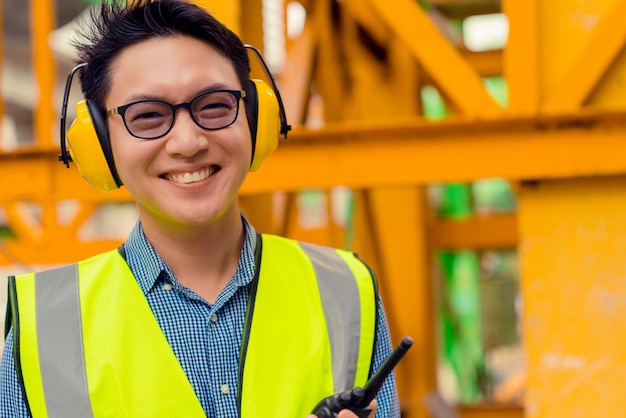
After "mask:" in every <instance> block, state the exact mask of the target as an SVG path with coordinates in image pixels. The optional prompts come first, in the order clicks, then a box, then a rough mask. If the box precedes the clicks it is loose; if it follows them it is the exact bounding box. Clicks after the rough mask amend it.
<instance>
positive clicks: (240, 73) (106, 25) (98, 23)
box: [74, 0, 250, 115]
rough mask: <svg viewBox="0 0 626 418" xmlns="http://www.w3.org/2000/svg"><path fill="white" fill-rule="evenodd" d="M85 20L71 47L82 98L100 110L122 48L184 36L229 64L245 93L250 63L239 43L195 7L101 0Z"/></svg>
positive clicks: (151, 0) (153, 0) (172, 1)
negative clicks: (80, 68) (78, 70)
mask: <svg viewBox="0 0 626 418" xmlns="http://www.w3.org/2000/svg"><path fill="white" fill-rule="evenodd" d="M90 20H91V21H90V22H89V23H88V24H87V25H86V26H84V27H83V30H82V34H81V35H82V39H80V38H79V39H77V40H75V42H74V46H75V47H76V49H77V52H78V58H79V62H82V63H86V64H87V65H86V66H85V68H84V69H83V71H82V72H81V74H80V82H81V87H82V90H83V95H84V96H85V99H87V100H88V101H90V102H92V103H94V104H95V105H96V106H98V107H99V108H100V109H101V110H102V111H104V107H105V105H104V102H105V99H106V97H107V95H108V94H109V92H110V90H111V63H112V61H113V59H115V58H116V57H117V56H118V55H119V54H120V53H121V52H122V51H123V50H125V49H126V48H127V47H129V46H131V45H134V44H136V43H138V42H141V41H145V40H149V39H154V38H163V37H171V36H176V35H185V36H190V37H192V38H196V39H198V40H201V41H204V42H206V43H207V44H209V45H211V46H212V47H214V48H215V49H216V50H217V51H218V52H219V53H220V54H221V55H223V56H224V57H225V58H226V59H228V60H229V61H230V62H231V63H232V64H233V67H234V69H235V72H236V73H237V78H238V79H239V82H240V83H241V86H242V87H243V88H244V89H245V90H249V85H250V81H249V80H250V61H249V58H248V53H247V50H246V48H245V47H244V45H243V43H242V42H241V39H240V38H239V37H238V36H237V35H236V34H235V33H234V32H232V31H231V30H230V29H228V28H227V27H226V26H225V25H223V24H222V23H220V22H219V21H217V19H215V18H214V17H213V16H212V15H211V14H210V13H209V12H207V11H206V10H205V9H203V8H201V7H200V6H198V5H195V4H192V3H190V2H188V1H185V0H129V1H126V0H103V1H102V3H101V4H100V5H99V6H94V7H93V8H92V9H91V19H90ZM246 106H248V105H247V104H246ZM246 110H249V109H246ZM247 113H248V115H250V112H247Z"/></svg>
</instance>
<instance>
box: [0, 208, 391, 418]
mask: <svg viewBox="0 0 626 418" xmlns="http://www.w3.org/2000/svg"><path fill="white" fill-rule="evenodd" d="M242 219H243V223H244V226H245V229H246V239H245V243H244V246H243V249H242V250H241V256H240V259H239V265H238V266H237V272H236V273H235V275H234V276H233V277H232V279H231V280H230V281H229V282H228V284H227V285H226V287H225V288H224V289H223V290H222V292H221V293H220V295H219V296H218V297H217V299H216V300H215V303H213V304H209V303H208V302H207V301H206V300H204V299H203V298H201V297H200V296H198V295H197V294H196V293H195V292H193V291H191V290H190V289H188V288H186V287H184V286H182V285H181V284H180V283H178V281H177V280H176V277H174V274H173V273H172V270H170V268H169V267H168V266H167V265H166V264H165V262H164V261H163V260H162V259H161V257H159V255H158V254H157V253H156V251H155V250H154V248H153V247H152V246H151V245H150V243H149V242H148V240H147V238H146V236H145V235H144V233H143V230H142V228H141V222H139V221H138V222H137V224H136V226H135V228H134V229H133V230H132V232H131V233H130V235H129V237H128V239H127V240H126V242H125V243H124V249H125V251H126V259H127V262H128V265H129V266H130V269H131V270H132V272H133V274H134V275H135V277H136V278H137V282H138V283H139V286H140V287H141V289H142V290H143V292H144V294H145V296H146V299H147V300H148V303H149V304H150V307H151V308H152V311H153V312H154V316H155V317H156V319H157V321H158V322H159V324H160V326H161V329H162V330H163V333H164V334H165V336H166V337H167V340H168V341H169V343H170V345H171V346H172V349H173V350H174V353H175V354H176V357H177V358H178V361H179V362H180V364H181V365H182V367H183V369H184V370H185V373H186V375H187V378H188V379H189V382H190V383H191V385H192V386H193V388H194V390H195V392H196V395H197V396H198V399H199V400H200V403H201V404H202V407H203V409H204V411H205V413H206V414H207V417H210V418H213V417H215V418H217V417H220V418H233V417H236V416H237V388H238V386H237V369H238V363H239V347H240V345H241V339H242V334H243V327H244V321H245V315H246V306H247V302H248V289H249V284H250V282H251V281H252V278H253V277H254V268H255V264H254V236H255V234H256V232H255V231H254V228H253V227H252V226H251V225H250V224H249V223H248V221H247V220H246V218H245V217H243V216H242ZM378 304H379V311H380V312H381V315H379V317H378V323H377V330H376V332H377V334H376V335H377V341H376V346H375V349H374V367H373V368H374V370H377V369H378V367H380V365H381V364H382V362H383V361H384V359H385V357H386V356H387V355H388V354H389V353H390V352H391V343H390V338H389V330H388V328H387V320H386V317H385V314H384V311H383V309H382V303H381V301H380V299H379V300H378ZM146 349H148V348H146ZM303 389H304V388H303ZM163 396H167V394H163ZM377 401H378V405H379V407H378V411H377V413H376V418H383V417H389V418H396V417H399V416H400V408H399V402H398V396H397V392H396V390H395V380H394V377H393V375H392V376H391V377H390V378H388V379H387V381H386V382H385V384H384V385H383V387H382V388H381V390H380V392H379V394H378V396H377ZM312 407H313V405H312V406H311V408H312ZM0 416H1V417H3V418H9V417H15V418H29V417H30V415H29V413H28V411H27V408H26V405H25V403H24V399H23V396H22V391H21V389H20V385H19V383H18V379H17V374H16V372H15V365H14V361H13V332H12V331H10V332H9V334H8V336H7V338H6V342H5V347H4V352H3V355H2V363H1V364H0ZM96 418H97V417H96ZM294 418H298V417H294Z"/></svg>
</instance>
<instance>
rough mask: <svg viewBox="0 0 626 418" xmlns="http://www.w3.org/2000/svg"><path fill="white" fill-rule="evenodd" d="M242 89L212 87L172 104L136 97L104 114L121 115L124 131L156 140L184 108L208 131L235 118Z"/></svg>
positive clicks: (136, 136)
mask: <svg viewBox="0 0 626 418" xmlns="http://www.w3.org/2000/svg"><path fill="white" fill-rule="evenodd" d="M242 97H243V98H245V97H246V92H245V91H244V90H212V91H207V92H204V93H202V94H199V95H198V96H196V97H194V98H193V99H191V101H189V102H187V103H178V104H175V105H173V104H171V103H168V102H164V101H162V100H139V101H136V102H132V103H128V104H126V105H124V106H120V107H115V108H113V109H109V110H107V111H106V115H107V116H109V115H115V114H118V115H120V116H121V117H122V120H123V121H124V125H125V126H126V130H128V133H130V134H131V135H132V136H134V137H135V138H139V139H157V138H160V137H162V136H165V135H167V133H168V132H169V131H170V130H171V129H172V127H173V126H174V119H175V115H176V110H177V109H180V108H181V107H182V108H185V109H187V110H188V111H189V114H190V115H191V118H192V119H193V121H194V122H195V123H196V125H198V126H199V127H201V128H202V129H206V130H209V131H216V130H218V129H223V128H226V127H227V126H230V125H232V124H233V123H235V121H236V120H237V115H238V114H239V100H240V99H241V98H242Z"/></svg>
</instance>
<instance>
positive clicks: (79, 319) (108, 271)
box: [9, 235, 377, 418]
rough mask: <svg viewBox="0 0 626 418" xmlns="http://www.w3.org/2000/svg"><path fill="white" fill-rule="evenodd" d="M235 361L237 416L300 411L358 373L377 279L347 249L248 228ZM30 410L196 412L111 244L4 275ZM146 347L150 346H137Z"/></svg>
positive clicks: (62, 417)
mask: <svg viewBox="0 0 626 418" xmlns="http://www.w3.org/2000/svg"><path fill="white" fill-rule="evenodd" d="M256 248H257V250H256V260H257V261H256V265H257V268H256V270H255V271H256V276H255V278H254V280H253V282H252V284H251V290H250V299H249V303H248V309H247V313H246V322H245V328H244V335H243V340H242V342H241V355H240V364H239V377H238V381H239V388H238V406H239V416H241V417H243V418H256V417H260V416H263V417H272V418H281V417H284V418H297V417H304V416H306V415H307V414H308V413H309V412H310V411H311V410H312V408H313V407H314V406H315V405H316V404H317V402H318V401H320V400H321V399H322V398H324V397H326V396H328V395H330V394H332V393H336V392H339V391H343V390H346V389H350V388H352V387H354V386H362V385H363V384H364V383H365V382H366V380H367V377H368V375H369V372H370V367H371V358H372V352H373V345H374V335H375V323H376V306H377V305H376V297H377V296H376V287H375V283H374V279H373V276H372V275H371V273H370V271H369V269H368V268H367V266H366V265H365V264H363V263H362V262H361V261H360V260H358V258H357V257H356V256H355V255H354V254H352V253H350V252H347V251H343V250H336V249H332V248H328V247H322V246H317V245H312V244H305V243H300V242H297V241H293V240H289V239H285V238H280V237H277V236H272V235H262V236H261V235H259V236H258V237H257V246H256ZM9 304H10V317H9V319H10V321H11V322H10V323H11V325H12V327H13V332H14V347H15V350H14V354H15V363H16V370H17V373H18V378H19V380H20V383H21V384H22V387H23V391H24V394H25V399H26V401H27V405H28V407H29V410H30V412H31V414H32V416H33V417H34V418H44V417H45V418H68V417H81V418H89V417H95V418H104V417H115V418H120V417H133V418H140V417H185V418H194V417H205V416H206V415H205V413H204V411H203V410H202V407H201V405H200V402H199V400H198V398H197V396H196V394H195V392H194V390H193V388H192V386H191V384H190V383H189V381H188V379H187V377H186V375H185V373H184V371H183V369H182V367H181V366H180V363H179V362H178V360H177V359H176V356H175V355H174V352H173V351H172V349H171V348H170V346H169V344H168V342H167V339H166V338H165V336H164V334H163V333H162V331H161V329H160V327H159V324H158V322H157V320H156V318H155V317H154V315H153V314H152V311H151V309H150V306H149V305H148V303H147V301H146V299H145V296H144V294H143V292H142V291H141V289H140V287H139V285H138V284H137V281H136V279H135V277H134V276H133V274H132V272H131V271H130V269H129V267H128V265H127V264H126V261H125V260H124V258H123V257H122V256H121V255H120V253H119V252H118V251H111V252H108V253H104V254H101V255H98V256H95V257H92V258H90V259H87V260H85V261H81V262H79V263H76V264H72V265H68V266H64V267H60V268H57V269H53V270H48V271H44V272H40V273H31V274H26V275H21V276H17V277H12V278H10V282H9ZM146 347H149V349H146Z"/></svg>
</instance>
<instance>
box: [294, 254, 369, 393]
mask: <svg viewBox="0 0 626 418" xmlns="http://www.w3.org/2000/svg"><path fill="white" fill-rule="evenodd" d="M300 246H301V247H302V249H304V251H305V252H306V253H307V255H308V256H309V258H310V259H311V262H312V264H313V269H314V270H315V275H316V276H317V280H318V284H319V289H320V296H321V298H322V307H323V309H324V316H325V317H326V324H327V327H328V337H329V339H330V347H331V356H332V359H331V360H332V369H333V383H334V385H335V392H341V391H344V390H348V389H352V388H353V387H354V378H355V375H356V369H357V361H358V355H359V347H360V343H361V341H360V336H359V332H360V329H361V306H360V296H359V289H358V287H357V284H356V279H355V277H354V274H353V273H352V271H351V270H350V268H349V267H348V265H347V264H346V262H345V261H344V260H343V259H342V258H341V257H340V256H339V255H338V254H337V252H336V250H335V249H333V248H328V247H321V246H318V245H315V244H308V243H300ZM350 278H351V280H350ZM348 348H351V349H350V350H348Z"/></svg>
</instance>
